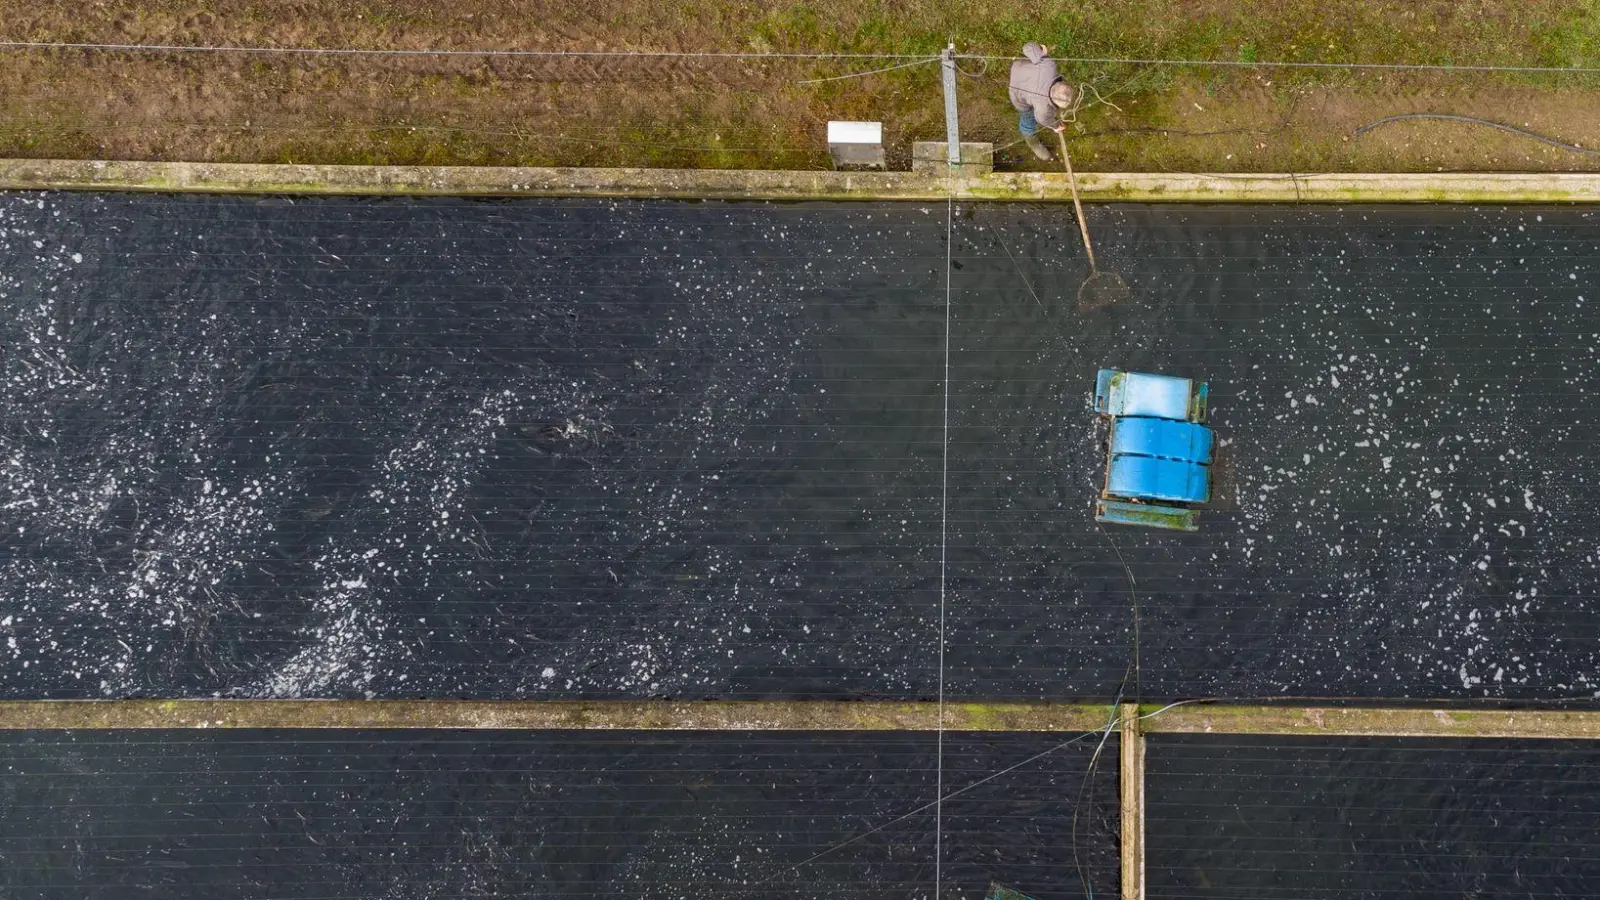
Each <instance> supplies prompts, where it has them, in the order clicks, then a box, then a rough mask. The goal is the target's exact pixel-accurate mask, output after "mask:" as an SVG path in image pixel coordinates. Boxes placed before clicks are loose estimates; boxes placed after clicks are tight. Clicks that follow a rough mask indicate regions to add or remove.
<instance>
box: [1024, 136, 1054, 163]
mask: <svg viewBox="0 0 1600 900" xmlns="http://www.w3.org/2000/svg"><path fill="white" fill-rule="evenodd" d="M1024 140H1026V141H1027V142H1028V149H1029V150H1032V151H1033V155H1034V156H1037V157H1039V158H1040V159H1043V160H1047V161H1048V160H1049V159H1050V148H1049V147H1046V146H1045V145H1044V141H1041V140H1039V136H1038V135H1036V134H1030V135H1028V136H1027V137H1026V138H1024Z"/></svg>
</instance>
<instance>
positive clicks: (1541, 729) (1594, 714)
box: [0, 700, 1600, 740]
mask: <svg viewBox="0 0 1600 900" xmlns="http://www.w3.org/2000/svg"><path fill="white" fill-rule="evenodd" d="M1133 708H1134V707H1133V706H1132V704H1126V705H1125V706H1124V707H1123V711H1122V717H1121V719H1120V720H1119V719H1118V710H1117V708H1115V707H1112V706H1109V705H1104V704H1079V703H1056V702H1004V703H955V702H951V703H946V704H945V705H944V710H943V712H942V714H941V712H940V709H939V704H937V703H934V702H930V701H917V702H897V701H825V700H823V701H798V700H797V701H787V700H770V701H769V700H691V701H660V700H638V701H632V700H609V701H608V700H599V701H588V700H9V701H0V731H3V730H19V729H34V730H57V729H153V728H174V729H187V728H269V729H272V728H340V729H354V728H370V729H391V728H450V729H527V730H552V731H588V730H600V731H605V730H630V731H935V730H937V729H938V728H939V725H940V723H941V722H942V723H943V725H944V728H945V729H946V730H948V731H1009V732H1054V733H1062V734H1081V733H1088V732H1094V731H1099V730H1102V729H1104V728H1106V727H1107V726H1108V725H1111V724H1123V725H1124V726H1126V727H1136V728H1137V730H1138V731H1139V732H1141V733H1143V734H1150V735H1162V734H1230V735H1252V734H1253V735H1297V736H1307V737H1426V738H1521V739H1538V738H1567V739H1579V740H1600V711H1590V710H1464V709H1424V708H1415V707H1369V706H1355V707H1333V706H1268V705H1261V706H1249V705H1232V704H1216V703H1193V704H1180V705H1176V706H1170V707H1163V706H1153V705H1150V704H1145V705H1144V706H1142V707H1138V710H1139V716H1140V718H1139V720H1138V721H1137V723H1136V724H1135V723H1133V722H1131V721H1128V718H1127V717H1128V715H1129V714H1130V711H1131V710H1132V709H1133Z"/></svg>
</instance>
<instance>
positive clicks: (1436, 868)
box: [1145, 735, 1600, 900]
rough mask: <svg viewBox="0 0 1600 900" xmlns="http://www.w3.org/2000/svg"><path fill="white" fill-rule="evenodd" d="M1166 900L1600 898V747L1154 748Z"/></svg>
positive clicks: (1152, 789) (1159, 883)
mask: <svg viewBox="0 0 1600 900" xmlns="http://www.w3.org/2000/svg"><path fill="white" fill-rule="evenodd" d="M1146 765H1147V767H1148V768H1147V781H1146V791H1145V793H1146V802H1147V804H1148V806H1147V820H1146V824H1147V828H1148V832H1147V835H1148V837H1147V842H1146V848H1147V852H1148V865H1147V867H1146V872H1147V877H1148V881H1147V893H1148V895H1149V896H1150V897H1151V898H1152V900H1156V898H1227V900H1257V898H1259V900H1267V898H1280V897H1302V898H1312V900H1315V898H1332V897H1338V898H1341V900H1354V898H1371V900H1379V898H1388V897H1402V896H1403V897H1429V898H1431V897H1439V898H1444V897H1458V898H1459V897H1592V896H1594V895H1595V893H1596V891H1597V890H1600V837H1597V835H1600V747H1597V746H1596V745H1595V744H1594V742H1592V741H1520V742H1511V741H1480V740H1458V739H1451V740H1417V739H1402V738H1392V739H1389V738H1386V739H1348V740H1343V741H1331V740H1327V739H1306V738H1281V737H1278V738H1265V737H1239V736H1227V737H1222V736H1194V737H1189V736H1178V735H1160V736H1155V737H1151V738H1150V739H1149V744H1148V746H1147V756H1146Z"/></svg>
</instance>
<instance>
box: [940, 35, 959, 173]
mask: <svg viewBox="0 0 1600 900" xmlns="http://www.w3.org/2000/svg"><path fill="white" fill-rule="evenodd" d="M939 60H940V62H939V68H940V70H941V71H943V72H944V131H945V138H946V140H947V141H949V147H948V149H946V150H945V161H946V162H948V163H949V164H950V166H951V167H952V168H954V167H955V166H959V165H961V121H960V116H959V114H958V113H957V111H956V45H955V43H954V42H953V41H952V42H951V44H950V46H948V47H946V48H945V50H944V52H943V53H940V54H939Z"/></svg>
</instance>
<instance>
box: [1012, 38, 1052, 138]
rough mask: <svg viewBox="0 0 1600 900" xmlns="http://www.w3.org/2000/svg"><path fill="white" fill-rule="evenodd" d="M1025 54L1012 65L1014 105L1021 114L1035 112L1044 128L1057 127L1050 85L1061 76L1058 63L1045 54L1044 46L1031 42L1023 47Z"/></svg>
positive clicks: (1041, 126) (1035, 117)
mask: <svg viewBox="0 0 1600 900" xmlns="http://www.w3.org/2000/svg"><path fill="white" fill-rule="evenodd" d="M1022 55H1023V56H1024V57H1026V59H1019V60H1017V61H1015V62H1013V63H1012V64H1011V105H1012V106H1014V107H1016V110H1017V112H1022V111H1023V110H1026V109H1032V110H1033V117H1034V119H1036V120H1038V122H1039V127H1040V128H1054V127H1056V106H1055V104H1054V103H1051V102H1050V85H1052V84H1055V81H1056V78H1058V77H1060V73H1059V72H1057V71H1056V61H1055V60H1053V59H1051V58H1050V57H1048V56H1045V55H1044V47H1042V46H1040V45H1039V44H1036V43H1033V42H1032V41H1029V42H1028V43H1027V44H1024V45H1023V47H1022Z"/></svg>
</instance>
